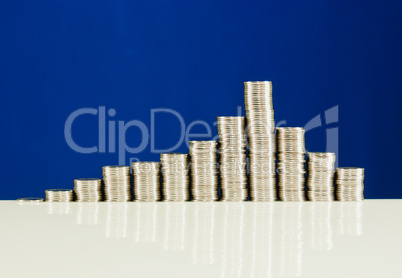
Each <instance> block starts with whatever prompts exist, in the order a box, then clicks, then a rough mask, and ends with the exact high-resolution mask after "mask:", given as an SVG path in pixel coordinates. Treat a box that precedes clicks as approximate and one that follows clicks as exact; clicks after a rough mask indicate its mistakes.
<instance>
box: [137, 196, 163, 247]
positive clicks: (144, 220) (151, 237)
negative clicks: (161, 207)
mask: <svg viewBox="0 0 402 278" xmlns="http://www.w3.org/2000/svg"><path fill="white" fill-rule="evenodd" d="M156 213H157V205H156V203H138V205H137V215H136V217H135V218H134V221H135V241H136V242H146V243H148V242H156V230H157V229H156V228H157V221H156V220H157V218H156V217H157V214H156Z"/></svg>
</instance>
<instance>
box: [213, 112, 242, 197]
mask: <svg viewBox="0 0 402 278" xmlns="http://www.w3.org/2000/svg"><path fill="white" fill-rule="evenodd" d="M244 127H245V122H244V117H218V133H219V169H220V177H221V189H222V191H221V193H222V196H221V201H234V202H236V201H245V200H246V199H247V197H248V194H247V172H246V135H245V133H244Z"/></svg>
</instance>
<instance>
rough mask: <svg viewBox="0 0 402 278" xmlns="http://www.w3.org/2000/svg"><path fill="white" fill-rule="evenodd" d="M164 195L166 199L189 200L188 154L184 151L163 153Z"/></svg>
mask: <svg viewBox="0 0 402 278" xmlns="http://www.w3.org/2000/svg"><path fill="white" fill-rule="evenodd" d="M161 165H162V177H163V195H164V200H165V201H168V202H169V201H170V202H181V201H187V200H188V199H189V197H190V194H189V190H190V189H189V179H188V155H187V154H183V153H162V154H161Z"/></svg>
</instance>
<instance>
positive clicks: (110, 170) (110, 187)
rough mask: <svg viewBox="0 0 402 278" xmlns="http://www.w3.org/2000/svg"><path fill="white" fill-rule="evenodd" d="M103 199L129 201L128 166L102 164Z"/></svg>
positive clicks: (129, 182)
mask: <svg viewBox="0 0 402 278" xmlns="http://www.w3.org/2000/svg"><path fill="white" fill-rule="evenodd" d="M102 171H103V182H104V184H105V201H107V202H127V201H131V181H130V167H129V166H104V167H102Z"/></svg>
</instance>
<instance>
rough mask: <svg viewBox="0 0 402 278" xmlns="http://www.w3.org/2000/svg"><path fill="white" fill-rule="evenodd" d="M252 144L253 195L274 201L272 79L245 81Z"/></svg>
mask: <svg viewBox="0 0 402 278" xmlns="http://www.w3.org/2000/svg"><path fill="white" fill-rule="evenodd" d="M244 100H245V105H246V116H247V134H248V144H249V148H248V150H249V166H250V168H249V169H250V175H249V179H250V197H251V200H252V201H275V200H276V198H277V195H276V172H275V153H276V144H275V141H276V138H275V121H274V110H273V105H272V83H271V82H270V81H256V82H244Z"/></svg>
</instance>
